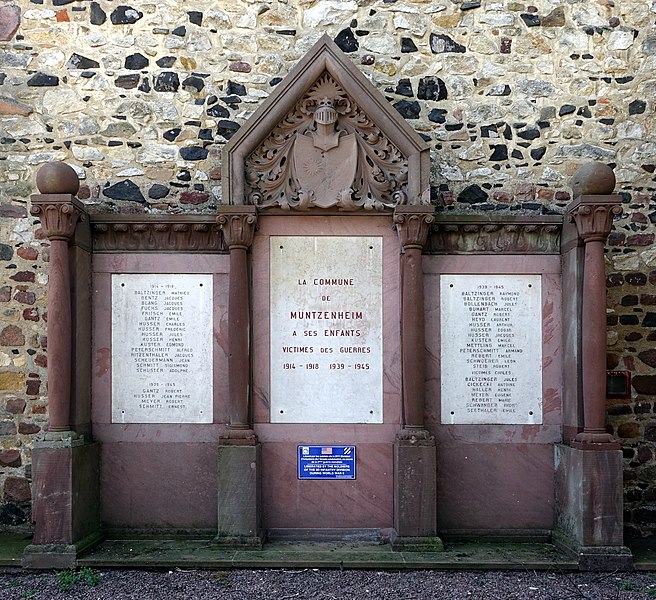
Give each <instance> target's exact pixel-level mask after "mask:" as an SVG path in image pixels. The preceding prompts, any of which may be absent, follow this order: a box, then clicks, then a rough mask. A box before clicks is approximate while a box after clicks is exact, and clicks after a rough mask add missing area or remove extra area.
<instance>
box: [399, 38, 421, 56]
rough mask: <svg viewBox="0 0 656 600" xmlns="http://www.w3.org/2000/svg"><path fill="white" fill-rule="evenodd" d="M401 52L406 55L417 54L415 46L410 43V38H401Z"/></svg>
mask: <svg viewBox="0 0 656 600" xmlns="http://www.w3.org/2000/svg"><path fill="white" fill-rule="evenodd" d="M401 52H402V53H403V54H407V53H409V52H418V50H417V46H416V45H415V43H414V42H413V41H412V39H411V38H407V37H402V38H401Z"/></svg>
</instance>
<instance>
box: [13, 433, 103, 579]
mask: <svg viewBox="0 0 656 600" xmlns="http://www.w3.org/2000/svg"><path fill="white" fill-rule="evenodd" d="M32 479H33V490H32V498H33V501H32V502H33V509H32V510H33V520H34V539H33V543H32V544H31V545H29V546H28V547H27V548H26V549H25V552H24V554H23V561H22V564H23V567H26V568H29V569H65V568H74V567H75V562H76V559H77V557H78V556H79V555H80V553H82V552H83V551H85V550H87V549H88V548H90V547H92V546H93V545H95V544H97V543H98V542H100V540H101V539H102V532H101V521H100V444H99V443H91V444H85V443H84V441H83V440H81V439H68V440H62V441H52V442H40V443H37V444H36V445H35V448H34V450H33V451H32Z"/></svg>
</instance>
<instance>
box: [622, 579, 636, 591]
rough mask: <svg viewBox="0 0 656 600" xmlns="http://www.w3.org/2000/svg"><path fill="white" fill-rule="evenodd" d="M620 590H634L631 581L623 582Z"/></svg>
mask: <svg viewBox="0 0 656 600" xmlns="http://www.w3.org/2000/svg"><path fill="white" fill-rule="evenodd" d="M622 589H623V590H632V589H634V585H633V582H632V581H625V582H624V583H623V584H622Z"/></svg>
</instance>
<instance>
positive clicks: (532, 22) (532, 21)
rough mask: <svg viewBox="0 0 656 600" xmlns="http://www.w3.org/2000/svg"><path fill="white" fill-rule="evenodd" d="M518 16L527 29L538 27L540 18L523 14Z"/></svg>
mask: <svg viewBox="0 0 656 600" xmlns="http://www.w3.org/2000/svg"><path fill="white" fill-rule="evenodd" d="M520 16H521V17H522V21H524V23H525V24H526V26H527V27H538V26H539V25H540V17H539V16H538V15H536V14H528V13H523V14H521V15H520Z"/></svg>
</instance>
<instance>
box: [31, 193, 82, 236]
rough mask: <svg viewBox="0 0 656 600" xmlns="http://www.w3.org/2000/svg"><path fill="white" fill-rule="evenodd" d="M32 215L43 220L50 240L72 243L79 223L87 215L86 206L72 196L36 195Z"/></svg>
mask: <svg viewBox="0 0 656 600" xmlns="http://www.w3.org/2000/svg"><path fill="white" fill-rule="evenodd" d="M30 214H32V215H33V216H35V217H38V218H39V219H41V225H42V226H43V231H44V232H45V234H46V237H47V238H48V239H49V240H51V241H52V240H65V241H70V240H72V239H73V237H74V236H75V227H76V226H77V223H78V221H83V220H84V218H85V215H86V212H85V210H84V205H83V204H82V203H81V202H80V201H79V200H78V199H77V198H76V197H75V196H71V195H70V194H34V195H33V196H32V206H31V208H30Z"/></svg>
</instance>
